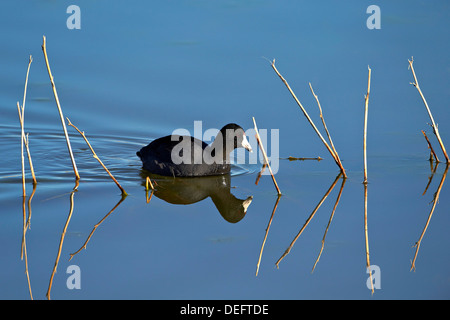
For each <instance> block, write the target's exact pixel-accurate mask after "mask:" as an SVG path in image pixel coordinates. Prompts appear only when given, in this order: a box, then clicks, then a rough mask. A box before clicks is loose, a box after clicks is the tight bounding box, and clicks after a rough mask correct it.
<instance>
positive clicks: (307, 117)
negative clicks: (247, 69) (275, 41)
mask: <svg viewBox="0 0 450 320" xmlns="http://www.w3.org/2000/svg"><path fill="white" fill-rule="evenodd" d="M272 68H273V70H274V71H275V73H276V74H277V75H278V77H280V79H281V81H283V83H284V84H285V86H286V88H287V89H288V90H289V92H290V93H291V95H292V97H293V98H294V100H295V102H297V105H298V106H299V107H300V109H301V110H302V112H303V114H304V116H305V117H306V119H307V120H308V122H309V124H310V125H311V126H312V127H313V129H314V131H315V132H316V133H317V135H318V136H319V138H320V140H322V142H323V144H324V145H325V147H326V148H327V150H328V152H330V154H331V156H332V157H333V159H334V161H335V162H336V164H337V165H338V166H339V163H338V161H337V158H336V157H335V154H334V151H333V150H332V149H331V148H330V146H329V145H328V143H327V142H326V141H325V139H324V138H323V136H322V134H321V133H320V132H319V130H317V127H316V126H315V124H314V122H313V121H312V120H311V118H310V117H309V115H308V113H307V112H306V110H305V108H304V107H303V105H302V104H301V103H300V101H299V100H298V99H297V96H296V95H295V93H294V91H292V89H291V87H290V86H289V84H288V83H287V81H286V80H285V79H284V78H283V76H282V75H281V74H280V73H279V72H278V70H277V68H276V67H275V59H273V61H272ZM339 167H340V166H339Z"/></svg>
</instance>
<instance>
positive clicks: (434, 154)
mask: <svg viewBox="0 0 450 320" xmlns="http://www.w3.org/2000/svg"><path fill="white" fill-rule="evenodd" d="M422 134H423V136H424V137H425V140H427V143H428V149H430V159H429V160H430V161H433V157H434V160H436V162H440V161H439V158H438V156H437V154H436V152H434V149H433V146H432V145H431V142H430V140H428V137H427V134H426V133H425V131H423V130H422Z"/></svg>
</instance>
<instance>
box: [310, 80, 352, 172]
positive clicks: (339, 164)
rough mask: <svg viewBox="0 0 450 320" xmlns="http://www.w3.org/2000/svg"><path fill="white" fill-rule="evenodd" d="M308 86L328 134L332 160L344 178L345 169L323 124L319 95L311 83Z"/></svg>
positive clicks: (328, 133) (327, 132)
mask: <svg viewBox="0 0 450 320" xmlns="http://www.w3.org/2000/svg"><path fill="white" fill-rule="evenodd" d="M309 88H310V89H311V93H312V95H313V96H314V98H315V99H316V102H317V106H318V107H319V116H320V119H321V120H322V124H323V127H324V129H325V132H326V134H327V136H328V141H330V145H331V148H332V149H333V154H334V155H333V154H332V156H333V158H334V161H336V163H337V165H338V166H339V168H340V169H341V172H342V174H343V176H344V178H346V177H347V174H346V173H345V169H344V166H343V165H342V162H341V158H339V154H338V153H337V151H336V148H335V147H334V143H333V140H332V139H331V135H330V132H329V131H328V128H327V125H326V124H325V118H324V117H323V114H322V107H321V105H320V101H319V97H318V96H317V95H316V94H315V93H314V90H313V88H312V86H311V83H309Z"/></svg>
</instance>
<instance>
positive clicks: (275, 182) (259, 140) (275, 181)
mask: <svg viewBox="0 0 450 320" xmlns="http://www.w3.org/2000/svg"><path fill="white" fill-rule="evenodd" d="M252 118H253V125H254V126H255V132H256V140H258V144H259V147H260V149H261V152H262V154H263V157H264V161H265V163H266V164H267V167H268V168H269V172H270V175H271V176H272V181H273V184H274V185H275V188H276V189H277V192H278V194H279V195H280V194H281V191H280V188H278V184H277V180H275V176H274V175H273V172H272V168H271V167H270V164H269V159H268V158H267V155H266V151H265V150H264V146H263V145H262V141H261V138H260V136H259V132H258V127H257V126H256V121H255V117H252Z"/></svg>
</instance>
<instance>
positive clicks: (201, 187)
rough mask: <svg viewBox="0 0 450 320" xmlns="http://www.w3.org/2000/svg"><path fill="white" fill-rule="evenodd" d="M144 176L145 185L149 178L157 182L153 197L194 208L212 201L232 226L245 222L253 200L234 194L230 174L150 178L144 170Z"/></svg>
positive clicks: (152, 176)
mask: <svg viewBox="0 0 450 320" xmlns="http://www.w3.org/2000/svg"><path fill="white" fill-rule="evenodd" d="M141 176H142V178H143V179H144V180H143V184H145V179H146V178H147V176H148V177H150V179H151V180H153V181H156V185H155V189H156V190H155V191H154V193H153V194H154V195H155V196H156V197H158V198H160V199H162V200H164V201H166V202H168V203H171V204H184V205H186V204H192V203H196V202H199V201H202V200H204V199H206V198H208V197H210V198H211V200H212V201H213V202H214V205H215V206H216V208H217V210H218V211H219V213H220V214H221V216H222V217H223V218H224V219H225V220H226V221H228V222H230V223H236V222H239V221H240V220H242V218H244V216H245V214H246V213H247V208H248V206H249V205H250V204H251V202H252V199H253V197H252V196H249V197H247V199H238V198H236V197H235V196H234V195H233V194H232V193H231V184H230V181H231V176H230V175H229V174H226V175H220V176H207V177H194V178H187V177H183V178H173V177H165V176H160V175H155V174H150V173H149V172H147V171H145V170H142V172H141Z"/></svg>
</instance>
